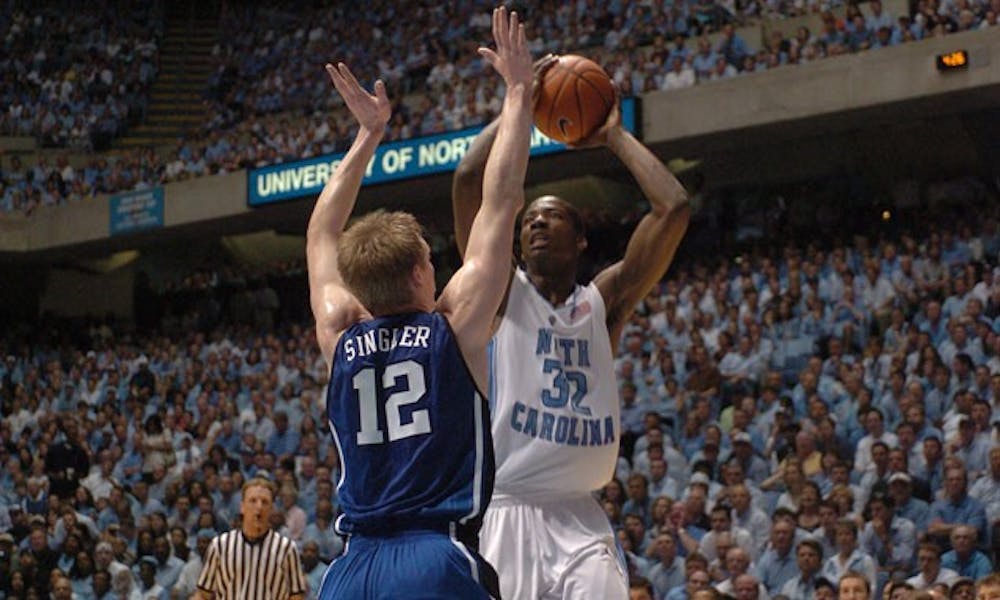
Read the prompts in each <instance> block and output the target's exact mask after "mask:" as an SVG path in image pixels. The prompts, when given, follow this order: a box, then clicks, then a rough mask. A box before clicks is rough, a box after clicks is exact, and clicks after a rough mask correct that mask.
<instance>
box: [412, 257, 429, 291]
mask: <svg viewBox="0 0 1000 600" xmlns="http://www.w3.org/2000/svg"><path fill="white" fill-rule="evenodd" d="M430 276H431V275H430V273H429V272H428V271H427V270H426V269H424V268H423V265H422V264H421V263H419V262H417V263H415V264H414V265H413V267H411V268H410V289H412V290H419V289H422V287H423V285H424V283H425V281H424V278H426V277H430Z"/></svg>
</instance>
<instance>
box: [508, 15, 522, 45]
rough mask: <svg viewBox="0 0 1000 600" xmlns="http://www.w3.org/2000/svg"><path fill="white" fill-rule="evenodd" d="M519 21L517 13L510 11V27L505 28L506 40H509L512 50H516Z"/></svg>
mask: <svg viewBox="0 0 1000 600" xmlns="http://www.w3.org/2000/svg"><path fill="white" fill-rule="evenodd" d="M520 22H521V20H520V17H518V15H517V11H516V10H514V11H511V13H510V26H509V27H508V28H507V39H508V40H510V41H509V44H510V46H511V47H512V48H517V35H518V31H519V29H520V27H519V24H520Z"/></svg>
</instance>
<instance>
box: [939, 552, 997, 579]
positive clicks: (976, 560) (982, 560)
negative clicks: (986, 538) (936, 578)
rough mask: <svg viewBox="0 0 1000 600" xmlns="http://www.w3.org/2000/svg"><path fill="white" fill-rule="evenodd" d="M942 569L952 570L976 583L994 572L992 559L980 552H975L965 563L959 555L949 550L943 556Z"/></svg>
mask: <svg viewBox="0 0 1000 600" xmlns="http://www.w3.org/2000/svg"><path fill="white" fill-rule="evenodd" d="M941 568H942V569H951V570H952V571H955V572H956V573H958V574H959V575H960V576H962V577H968V578H970V579H972V580H976V581H977V580H979V579H980V578H981V577H986V576H987V575H989V574H990V573H992V572H993V565H992V564H991V563H990V559H989V558H987V557H986V555H985V554H983V553H982V552H980V551H978V550H973V551H972V555H971V556H969V559H968V560H967V561H965V562H961V561H960V560H959V558H958V554H957V553H956V552H955V551H954V550H949V551H948V552H945V553H944V554H943V555H942V556H941Z"/></svg>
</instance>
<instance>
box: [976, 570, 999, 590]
mask: <svg viewBox="0 0 1000 600" xmlns="http://www.w3.org/2000/svg"><path fill="white" fill-rule="evenodd" d="M986 586H990V587H992V586H997V587H1000V571H998V572H996V573H990V574H989V575H987V576H986V577H983V578H981V579H980V580H979V581H977V582H976V588H977V589H978V588H982V587H986Z"/></svg>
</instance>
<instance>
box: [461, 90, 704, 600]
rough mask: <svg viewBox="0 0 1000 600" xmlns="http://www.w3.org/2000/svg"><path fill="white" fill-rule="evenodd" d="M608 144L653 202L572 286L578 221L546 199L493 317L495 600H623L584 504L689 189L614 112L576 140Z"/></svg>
mask: <svg viewBox="0 0 1000 600" xmlns="http://www.w3.org/2000/svg"><path fill="white" fill-rule="evenodd" d="M497 131H498V123H493V124H491V125H490V126H488V127H487V129H485V130H484V132H483V133H482V134H480V136H479V137H478V138H477V139H476V141H475V142H474V143H473V144H472V146H471V148H470V149H469V152H468V153H467V154H466V155H465V157H464V158H463V160H462V162H461V163H460V165H459V167H458V170H457V171H456V174H455V181H454V186H453V191H452V193H453V196H452V201H453V205H454V211H455V233H456V238H457V241H458V245H459V251H460V252H463V253H464V255H466V256H467V255H468V249H469V248H470V247H471V243H470V241H469V235H468V234H469V231H470V228H471V224H472V223H473V217H474V216H475V215H476V212H477V210H478V209H479V205H480V202H481V196H482V195H483V194H484V192H485V185H484V184H485V180H484V179H483V177H484V175H483V171H484V167H485V166H486V165H487V164H488V163H487V157H490V158H492V156H493V154H494V152H495V150H492V151H491V149H492V148H493V147H494V146H495V144H496V143H497V141H496V140H497ZM591 145H603V146H605V147H607V148H608V149H610V150H611V151H612V152H613V153H614V154H615V155H616V156H618V158H619V159H621V161H622V162H623V163H624V164H625V166H626V167H627V168H628V170H629V171H630V172H631V173H632V175H633V176H634V177H635V178H636V180H637V181H638V183H639V186H640V187H641V188H642V191H643V193H644V194H645V195H646V197H647V198H648V199H649V201H650V204H651V210H650V212H649V213H648V214H646V215H645V216H644V217H643V219H642V221H641V222H640V223H639V225H638V227H637V228H636V230H635V232H634V233H633V234H632V238H631V240H630V241H629V243H628V247H627V249H626V251H625V256H624V258H623V259H622V260H620V261H619V262H617V263H616V264H614V265H612V266H610V267H608V268H607V269H605V270H604V271H602V272H601V273H599V274H598V275H597V277H595V278H594V280H593V281H592V282H591V283H590V284H588V285H587V286H580V285H577V284H576V279H575V277H576V271H577V265H578V264H579V260H580V255H581V253H582V252H583V251H584V249H585V248H586V246H587V239H586V236H585V232H584V224H583V221H582V219H581V217H580V215H579V214H578V212H577V211H576V209H575V208H574V207H573V206H572V205H571V204H569V203H568V202H566V201H565V200H563V199H561V198H557V197H554V196H543V197H541V198H538V199H537V200H535V201H534V202H532V203H531V205H530V206H528V207H527V209H526V210H525V211H524V214H523V216H522V218H521V234H520V242H521V257H520V258H521V264H522V266H521V267H518V268H517V269H516V270H515V272H514V273H513V275H512V277H511V279H510V285H509V288H508V290H507V295H506V298H505V301H504V304H503V306H502V308H501V310H500V312H499V313H498V315H497V319H496V320H495V321H494V331H495V335H494V338H493V340H492V345H491V351H490V356H491V364H490V368H491V375H492V382H491V389H490V403H491V406H492V411H493V424H492V429H493V443H494V449H495V454H496V463H497V472H496V487H495V490H494V494H493V503H492V505H491V506H490V509H489V511H488V512H487V513H486V517H485V520H484V524H483V555H484V556H485V557H487V560H490V561H491V562H493V564H495V565H497V566H498V568H499V569H500V576H501V580H500V588H501V592H502V594H503V597H504V598H517V599H519V600H521V599H534V598H567V599H568V598H573V599H574V600H579V599H581V598H582V599H586V598H595V599H609V598H626V597H628V589H627V587H626V583H625V577H626V576H625V571H624V567H623V566H622V565H621V563H620V561H619V560H618V553H617V551H616V545H615V538H614V534H613V533H612V530H611V526H610V524H609V522H608V518H607V516H606V515H605V514H604V512H603V511H602V510H601V507H600V506H599V505H598V504H597V502H596V501H595V500H594V499H593V497H592V496H591V492H592V491H594V490H597V489H599V488H600V487H601V486H603V485H604V484H605V483H606V482H607V481H608V480H610V479H611V477H612V475H613V473H614V468H615V459H616V457H617V455H618V446H619V436H620V431H619V423H620V421H619V399H618V390H617V385H616V381H615V372H614V368H613V356H614V351H615V348H614V346H615V342H616V340H618V338H619V336H620V334H621V332H622V328H623V326H624V325H625V323H626V321H627V320H628V318H629V316H630V315H631V313H632V311H633V308H634V307H635V305H636V304H637V303H638V302H639V301H640V300H641V299H642V298H643V297H644V296H645V295H646V294H647V293H648V292H649V290H650V289H652V287H653V286H654V285H655V284H656V282H657V281H659V279H660V278H661V277H662V276H663V274H664V273H665V272H666V270H667V267H668V266H669V265H670V261H671V260H672V258H673V255H674V252H675V251H676V249H677V246H678V244H679V243H680V240H681V238H682V237H683V235H684V231H685V229H686V228H687V224H688V220H689V217H690V209H689V207H688V197H687V193H686V192H685V191H684V188H683V187H682V186H681V184H680V183H679V182H678V181H677V179H675V178H674V176H673V175H672V174H671V173H670V172H669V171H668V170H667V168H666V167H665V166H664V165H663V163H661V162H660V160H659V159H657V158H656V157H655V156H654V155H653V154H652V153H651V152H650V151H649V150H648V149H647V148H646V147H645V146H643V145H642V144H641V143H640V142H639V141H638V140H636V139H635V138H634V137H633V136H632V135H631V134H629V133H628V132H627V131H625V130H624V129H623V128H622V126H621V123H620V116H619V113H618V110H617V108H615V109H613V110H612V113H611V114H610V115H609V117H608V120H607V122H606V123H605V124H604V126H602V127H601V128H600V129H599V130H598V132H597V133H596V134H594V135H593V136H592V137H591V138H590V139H588V140H585V141H584V142H583V143H581V146H591Z"/></svg>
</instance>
